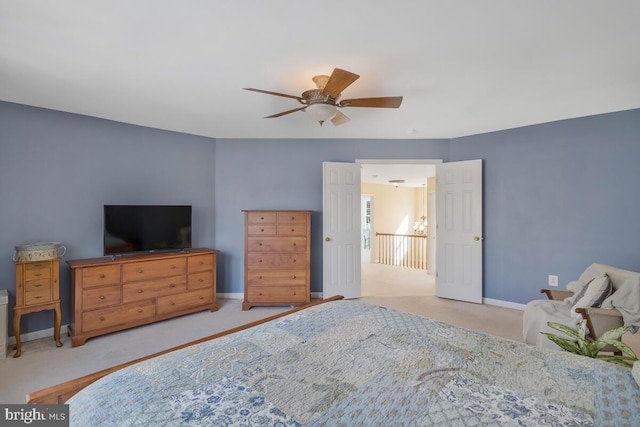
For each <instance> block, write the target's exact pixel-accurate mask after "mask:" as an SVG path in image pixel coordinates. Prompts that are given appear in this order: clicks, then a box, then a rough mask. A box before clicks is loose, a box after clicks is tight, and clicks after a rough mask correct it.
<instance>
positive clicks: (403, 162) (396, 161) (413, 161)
mask: <svg viewBox="0 0 640 427" xmlns="http://www.w3.org/2000/svg"><path fill="white" fill-rule="evenodd" d="M347 163H351V162H347ZM353 163H355V164H359V165H364V164H380V165H385V164H386V165H394V164H398V165H412V164H424V165H437V164H440V163H444V160H443V159H356V160H355V161H354V162H353ZM323 179H324V177H323ZM360 184H362V176H361V177H360ZM361 187H362V185H361ZM359 197H362V191H360V194H359ZM360 228H361V229H362V224H361V225H360ZM372 240H373V239H372ZM373 245H374V244H373V243H372V248H373ZM431 250H435V248H431ZM372 254H373V251H372ZM323 258H324V255H323ZM324 262H325V260H324V259H323V263H324ZM356 268H358V269H360V272H361V273H362V263H359V265H358V266H356ZM360 277H362V274H360ZM360 290H361V291H362V281H360ZM323 297H325V298H326V297H327V296H326V295H324V289H323Z"/></svg>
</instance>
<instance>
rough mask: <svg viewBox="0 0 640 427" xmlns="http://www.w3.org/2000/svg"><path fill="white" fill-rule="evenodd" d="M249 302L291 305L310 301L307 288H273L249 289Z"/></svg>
mask: <svg viewBox="0 0 640 427" xmlns="http://www.w3.org/2000/svg"><path fill="white" fill-rule="evenodd" d="M247 296H248V300H249V301H251V302H268V303H277V302H282V303H283V304H286V305H289V304H291V303H304V302H306V301H307V300H308V299H309V293H308V292H307V288H306V286H272V287H270V288H260V287H255V288H249V289H247Z"/></svg>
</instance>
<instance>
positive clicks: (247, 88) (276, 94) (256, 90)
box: [242, 87, 304, 101]
mask: <svg viewBox="0 0 640 427" xmlns="http://www.w3.org/2000/svg"><path fill="white" fill-rule="evenodd" d="M242 89H244V90H251V91H253V92H260V93H266V94H267V95H275V96H283V97H285V98H293V99H297V100H298V101H304V98H301V97H299V96H294V95H287V94H286V93H280V92H271V91H269V90H262V89H254V88H252V87H243V88H242Z"/></svg>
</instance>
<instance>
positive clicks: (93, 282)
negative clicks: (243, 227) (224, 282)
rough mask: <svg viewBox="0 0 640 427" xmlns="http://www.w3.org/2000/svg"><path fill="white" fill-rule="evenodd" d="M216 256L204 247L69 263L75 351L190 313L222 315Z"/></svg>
mask: <svg viewBox="0 0 640 427" xmlns="http://www.w3.org/2000/svg"><path fill="white" fill-rule="evenodd" d="M216 254H217V251H216V250H213V249H204V248H200V249H191V250H189V251H185V252H163V253H153V254H144V255H125V256H121V257H115V258H114V259H112V258H111V257H102V258H91V259H80V260H71V261H67V264H69V267H71V322H70V324H69V333H70V335H71V337H72V346H73V347H76V346H79V345H82V344H84V343H85V341H86V340H87V339H88V338H91V337H95V336H98V335H103V334H107V333H110V332H115V331H120V330H122V329H127V328H131V327H134V326H139V325H144V324H147V323H153V322H157V321H159V320H164V319H169V318H172V317H176V316H181V315H183V314H187V313H193V312H196V311H202V310H207V309H208V310H211V311H216V310H217V309H218V306H217V303H216Z"/></svg>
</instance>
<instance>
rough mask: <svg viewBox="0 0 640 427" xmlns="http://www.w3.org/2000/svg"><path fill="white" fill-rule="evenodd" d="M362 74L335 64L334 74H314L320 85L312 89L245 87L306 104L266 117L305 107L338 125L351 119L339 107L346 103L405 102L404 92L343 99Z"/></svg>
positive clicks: (385, 105)
mask: <svg viewBox="0 0 640 427" xmlns="http://www.w3.org/2000/svg"><path fill="white" fill-rule="evenodd" d="M359 77H360V76H359V75H357V74H354V73H351V72H349V71H346V70H342V69H340V68H335V69H334V70H333V72H332V73H331V76H325V75H319V76H315V77H313V78H312V80H313V82H314V83H315V84H316V87H317V89H310V90H307V91H304V92H302V95H300V96H295V95H287V94H285V93H279V92H271V91H268V90H262V89H254V88H251V87H245V88H243V89H244V90H252V91H254V92H260V93H266V94H268V95H276V96H283V97H285V98H293V99H296V100H297V101H298V102H299V103H301V104H302V105H303V106H302V107H298V108H293V109H291V110H287V111H282V112H280V113H277V114H273V115H271V116H267V117H265V119H271V118H275V117H280V116H284V115H286V114H290V113H295V112H296V111H304V112H307V113H310V114H311V115H313V117H314V119H315V120H316V121H317V122H319V123H320V126H322V124H323V123H324V122H325V121H327V120H331V123H333V124H334V125H335V126H339V125H341V124H344V123H346V122H348V121H349V120H350V119H349V117H347V116H346V115H344V114H343V113H341V112H340V111H338V108H344V107H377V108H398V107H400V104H401V103H402V97H401V96H385V97H377V98H354V99H342V100H341V99H340V97H341V95H342V91H343V90H345V89H346V88H347V87H348V86H349V85H350V84H351V83H353V82H355V81H356V80H357V79H358V78H359Z"/></svg>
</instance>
